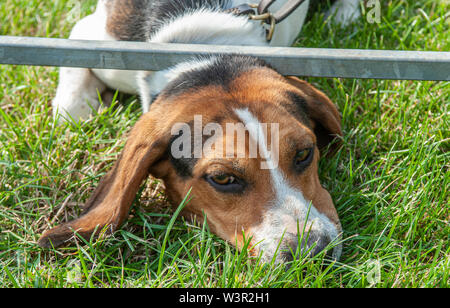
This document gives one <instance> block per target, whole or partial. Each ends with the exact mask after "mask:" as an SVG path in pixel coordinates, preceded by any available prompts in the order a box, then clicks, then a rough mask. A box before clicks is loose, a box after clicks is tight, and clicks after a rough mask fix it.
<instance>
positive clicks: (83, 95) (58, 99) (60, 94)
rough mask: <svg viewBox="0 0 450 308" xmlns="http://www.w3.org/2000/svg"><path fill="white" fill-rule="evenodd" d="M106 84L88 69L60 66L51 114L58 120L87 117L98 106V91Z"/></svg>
mask: <svg viewBox="0 0 450 308" xmlns="http://www.w3.org/2000/svg"><path fill="white" fill-rule="evenodd" d="M105 89H106V86H105V84H104V83H103V82H101V81H100V80H99V79H98V78H97V77H95V75H94V74H93V73H92V72H91V70H89V69H84V68H68V67H62V68H61V69H60V72H59V84H58V88H57V90H56V96H55V98H54V100H53V115H54V116H55V117H56V116H57V115H58V114H59V115H60V116H61V117H60V120H69V119H73V120H74V121H76V122H78V121H79V120H80V119H82V118H83V119H86V118H88V117H89V116H90V115H91V114H92V113H93V111H95V110H97V109H98V107H99V106H100V102H99V98H98V93H102V92H103V91H104V90H105Z"/></svg>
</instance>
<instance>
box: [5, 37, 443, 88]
mask: <svg viewBox="0 0 450 308" xmlns="http://www.w3.org/2000/svg"><path fill="white" fill-rule="evenodd" d="M211 54H212V55H217V54H243V55H249V56H255V57H259V58H261V59H263V60H265V61H267V62H268V63H270V64H271V65H272V66H273V67H274V68H275V69H277V70H278V71H279V72H280V73H281V74H284V75H297V76H311V77H341V78H373V79H408V80H445V81H448V80H450V52H431V51H392V50H359V49H326V48H282V47H253V46H216V45H187V44H155V43H142V42H115V41H78V40H66V39H52V38H30V37H11V36H0V64H15V65H37V66H65V67H86V68H98V69H120V70H150V71H159V70H163V69H166V68H168V67H171V66H173V65H175V64H177V63H180V62H181V61H184V60H186V59H189V58H191V57H193V56H198V55H200V56H201V55H211Z"/></svg>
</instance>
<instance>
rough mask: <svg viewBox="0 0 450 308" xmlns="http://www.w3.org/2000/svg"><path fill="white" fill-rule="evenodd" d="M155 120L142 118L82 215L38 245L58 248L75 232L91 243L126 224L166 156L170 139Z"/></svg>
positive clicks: (150, 115) (45, 235) (48, 232)
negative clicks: (142, 190) (136, 200)
mask: <svg viewBox="0 0 450 308" xmlns="http://www.w3.org/2000/svg"><path fill="white" fill-rule="evenodd" d="M156 119H157V117H155V116H154V115H153V116H152V112H149V113H147V114H145V115H143V116H142V118H141V119H140V120H139V121H138V122H137V123H136V125H135V126H134V127H133V129H132V130H131V132H130V134H129V137H128V140H127V142H126V144H125V147H124V149H123V151H122V153H121V155H120V157H119V159H118V161H117V162H116V163H115V165H114V166H113V168H112V170H110V172H109V173H107V174H106V175H105V176H104V177H103V179H102V180H101V181H100V183H99V185H98V187H97V189H96V190H95V192H94V194H93V195H92V197H91V198H90V199H89V200H88V202H87V203H86V205H85V207H84V212H83V214H82V215H81V216H80V217H79V218H78V219H76V220H74V221H71V222H68V223H65V224H62V225H60V226H57V227H55V228H53V229H51V230H48V231H46V232H45V233H44V234H43V235H42V237H41V238H40V239H39V242H38V244H39V245H40V246H41V247H47V248H49V247H52V246H54V247H57V246H59V245H61V244H63V243H64V242H65V241H67V240H68V239H70V238H71V237H72V236H73V235H74V231H75V232H77V233H78V234H79V235H81V236H82V237H84V238H86V239H89V237H90V236H91V235H93V233H94V232H95V233H96V235H97V234H98V233H100V232H101V231H102V230H105V229H106V231H107V232H108V233H109V232H113V231H115V230H116V229H117V228H118V227H119V226H120V225H121V224H122V223H123V221H124V220H125V219H126V218H127V216H128V211H129V209H130V207H131V204H132V203H133V200H134V198H135V196H136V193H137V191H138V189H139V186H140V185H141V183H142V182H143V181H144V179H145V178H146V177H147V176H148V175H149V172H150V170H151V167H152V166H153V165H154V164H156V163H157V162H158V161H159V160H160V159H161V158H162V157H163V155H164V154H165V151H166V147H167V144H168V142H169V139H170V136H165V133H166V132H165V131H164V128H161V127H157V125H156ZM169 133H170V131H169Z"/></svg>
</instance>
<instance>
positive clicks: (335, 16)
mask: <svg viewBox="0 0 450 308" xmlns="http://www.w3.org/2000/svg"><path fill="white" fill-rule="evenodd" d="M360 17H361V9H360V0H338V1H336V2H335V3H334V4H333V5H332V7H331V8H330V10H329V11H328V12H327V13H326V14H325V19H326V20H328V19H331V20H332V22H333V23H335V24H338V25H341V26H342V27H345V26H347V25H349V24H351V23H353V22H355V21H356V20H358V19H359V18H360Z"/></svg>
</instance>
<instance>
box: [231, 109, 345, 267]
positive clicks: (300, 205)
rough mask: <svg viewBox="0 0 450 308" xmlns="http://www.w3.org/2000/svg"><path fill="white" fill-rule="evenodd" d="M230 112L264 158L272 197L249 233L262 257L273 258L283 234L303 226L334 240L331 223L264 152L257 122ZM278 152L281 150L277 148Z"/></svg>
mask: <svg viewBox="0 0 450 308" xmlns="http://www.w3.org/2000/svg"><path fill="white" fill-rule="evenodd" d="M234 112H235V113H236V114H237V116H238V117H239V118H240V120H241V121H242V122H243V124H244V125H245V126H246V129H247V130H248V132H249V135H250V138H251V139H253V141H255V142H256V143H257V144H258V149H259V151H260V155H261V156H262V157H264V158H265V159H266V163H267V165H268V167H269V168H268V169H269V171H270V176H271V182H272V190H273V192H274V195H275V197H274V199H273V200H272V201H271V202H270V204H268V208H267V210H266V212H265V213H264V217H263V222H262V223H261V224H260V225H259V226H257V227H255V228H253V229H252V230H251V233H252V236H253V239H254V242H255V243H259V245H260V246H259V247H260V248H261V249H263V250H264V253H265V255H268V256H273V254H274V253H275V251H276V249H277V247H278V245H279V242H280V240H282V239H286V237H287V235H286V234H285V233H297V230H299V231H300V232H302V230H303V226H306V228H305V232H308V230H314V231H317V232H320V233H321V234H323V235H324V236H327V237H328V238H329V239H330V240H335V239H337V238H338V237H339V234H338V230H337V228H336V226H335V225H334V224H333V223H332V222H331V220H330V219H329V218H328V217H327V216H325V215H324V214H322V213H320V212H319V211H317V209H316V208H315V207H314V205H313V204H312V203H311V202H310V201H308V200H307V199H306V198H305V197H304V195H303V193H302V192H301V190H300V189H297V188H294V187H292V186H291V185H289V183H288V181H287V179H286V178H285V176H284V175H283V173H282V170H281V169H280V168H279V167H278V166H275V163H274V162H273V159H272V158H273V157H272V155H271V153H269V151H268V150H267V149H268V148H267V144H266V140H267V139H266V137H265V135H264V130H263V128H262V124H261V123H260V122H259V120H258V119H257V118H256V117H255V116H254V115H253V114H252V113H251V112H250V111H249V110H248V109H236V110H234ZM280 137H281V136H280ZM280 152H281V153H282V152H283V150H282V149H280ZM271 167H272V168H271ZM293 231H294V232H293ZM340 251H341V248H340V246H337V247H335V249H334V252H333V256H334V257H335V258H336V259H338V258H339V256H340Z"/></svg>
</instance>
